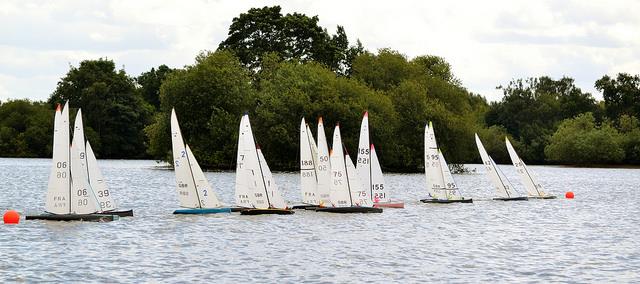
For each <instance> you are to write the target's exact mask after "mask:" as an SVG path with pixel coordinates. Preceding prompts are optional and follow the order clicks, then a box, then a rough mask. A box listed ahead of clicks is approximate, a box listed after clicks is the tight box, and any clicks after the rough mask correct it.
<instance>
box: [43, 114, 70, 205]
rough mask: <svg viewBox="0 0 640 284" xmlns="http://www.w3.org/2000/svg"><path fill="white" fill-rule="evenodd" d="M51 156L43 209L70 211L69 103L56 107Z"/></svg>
mask: <svg viewBox="0 0 640 284" xmlns="http://www.w3.org/2000/svg"><path fill="white" fill-rule="evenodd" d="M52 152H53V157H52V165H51V172H50V174H49V184H48V186H47V197H46V202H45V210H46V211H47V212H49V213H53V214H68V213H70V212H71V203H70V202H71V200H70V199H71V196H70V194H71V187H70V186H71V181H70V180H71V179H70V178H71V173H70V171H69V169H70V168H71V163H70V161H69V103H68V102H67V103H66V104H65V107H64V110H61V107H60V105H58V107H57V108H56V114H55V119H54V125H53V149H52Z"/></svg>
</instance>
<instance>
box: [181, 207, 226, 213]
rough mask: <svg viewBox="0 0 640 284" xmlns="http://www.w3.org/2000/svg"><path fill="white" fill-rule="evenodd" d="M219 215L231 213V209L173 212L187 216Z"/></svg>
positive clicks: (195, 209) (194, 209) (196, 209)
mask: <svg viewBox="0 0 640 284" xmlns="http://www.w3.org/2000/svg"><path fill="white" fill-rule="evenodd" d="M217 213H231V208H228V207H224V208H189V209H178V210H176V211H173V214H186V215H197V214H217Z"/></svg>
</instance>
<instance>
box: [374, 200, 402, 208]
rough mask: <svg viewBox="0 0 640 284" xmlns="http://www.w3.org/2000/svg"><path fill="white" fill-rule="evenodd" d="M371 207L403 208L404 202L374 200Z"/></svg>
mask: <svg viewBox="0 0 640 284" xmlns="http://www.w3.org/2000/svg"><path fill="white" fill-rule="evenodd" d="M373 207H376V208H404V202H402V201H389V202H375V203H373Z"/></svg>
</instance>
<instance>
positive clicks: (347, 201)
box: [316, 125, 382, 213]
mask: <svg viewBox="0 0 640 284" xmlns="http://www.w3.org/2000/svg"><path fill="white" fill-rule="evenodd" d="M331 145H332V149H331V152H330V154H329V160H330V161H331V185H330V190H331V191H330V197H331V207H324V208H317V209H316V211H317V212H330V213H381V212H382V209H381V208H376V207H373V202H372V200H371V196H370V191H369V190H367V189H365V187H364V185H363V183H362V181H361V180H360V177H359V176H358V172H357V171H356V167H355V165H354V164H353V161H351V158H350V157H349V154H348V153H346V152H344V151H343V147H344V146H343V145H342V137H341V135H340V125H336V127H335V129H334V131H333V143H332V144H331Z"/></svg>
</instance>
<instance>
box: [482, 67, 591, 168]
mask: <svg viewBox="0 0 640 284" xmlns="http://www.w3.org/2000/svg"><path fill="white" fill-rule="evenodd" d="M499 89H502V91H503V93H504V97H503V98H502V101H500V102H496V103H492V104H491V107H490V109H489V111H488V112H487V114H486V117H485V119H486V123H487V125H490V126H491V125H501V126H503V127H504V128H505V129H506V130H507V132H508V133H509V134H511V135H513V137H514V138H515V139H516V140H518V141H519V142H520V143H521V144H522V151H521V152H520V155H521V156H522V158H523V159H524V160H527V161H528V162H532V163H541V162H544V160H545V159H544V158H545V155H544V149H545V146H546V145H548V143H549V138H550V137H551V135H552V134H553V133H554V132H555V130H556V129H557V126H558V124H559V123H560V121H562V120H563V119H566V118H572V117H574V116H576V115H578V114H581V113H584V112H594V111H596V110H597V106H596V104H595V99H594V98H593V97H592V96H591V94H589V93H583V92H582V90H580V88H578V87H576V86H575V84H574V80H573V79H571V78H568V77H563V78H561V79H559V80H553V79H551V78H549V77H546V76H543V77H539V78H528V79H526V80H522V79H518V80H513V81H511V82H510V83H509V85H507V86H506V87H503V86H500V87H499Z"/></svg>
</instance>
